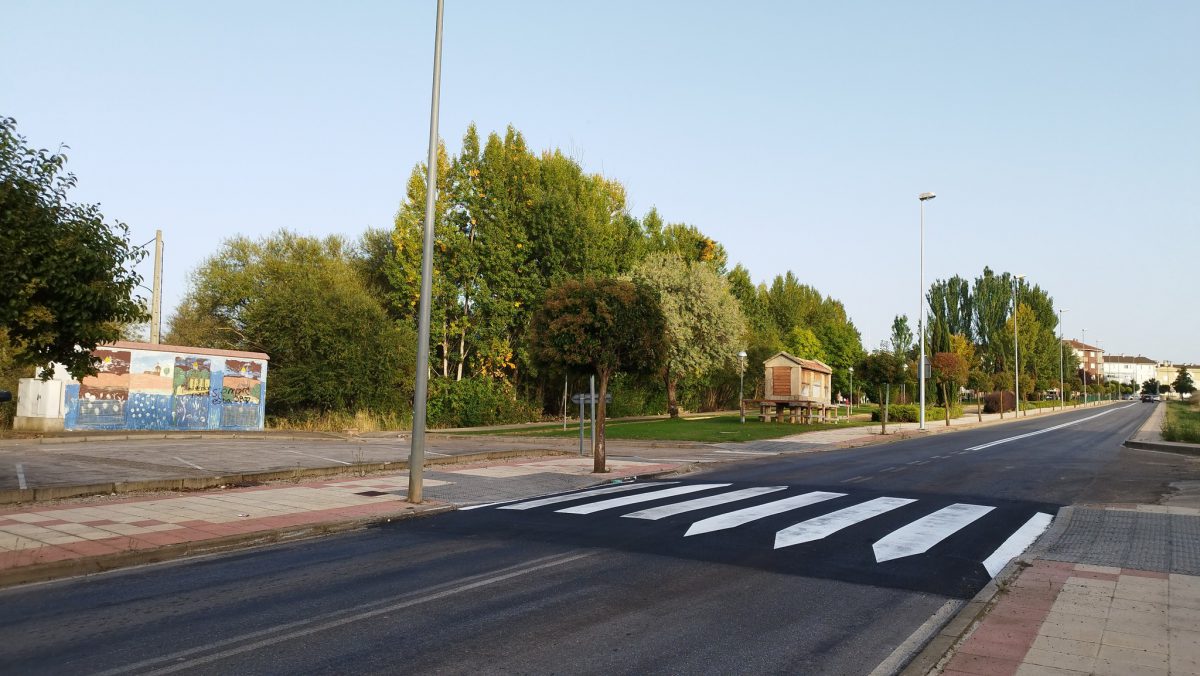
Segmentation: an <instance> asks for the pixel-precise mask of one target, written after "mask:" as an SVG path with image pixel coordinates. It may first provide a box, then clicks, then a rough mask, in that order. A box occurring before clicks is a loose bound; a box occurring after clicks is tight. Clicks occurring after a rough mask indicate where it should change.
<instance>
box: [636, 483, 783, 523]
mask: <svg viewBox="0 0 1200 676" xmlns="http://www.w3.org/2000/svg"><path fill="white" fill-rule="evenodd" d="M786 488H787V486H765V487H760V488H743V489H742V490H740V491H730V492H729V493H720V494H718V495H710V496H708V497H704V498H696V499H695V500H686V501H684V502H677V503H675V504H673V505H663V506H662V507H651V508H650V509H644V510H642V511H640V512H633V513H632V514H622V515H621V516H622V517H624V518H626V519H648V520H650V521H654V520H656V519H663V518H666V517H668V516H674V515H676V514H683V513H684V512H694V511H696V510H697V509H704V508H706V507H716V506H717V505H724V504H728V503H730V502H736V501H738V500H747V499H749V498H754V497H758V496H759V495H766V494H768V493H774V492H775V491H782V490H785V489H786Z"/></svg>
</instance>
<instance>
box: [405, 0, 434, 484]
mask: <svg viewBox="0 0 1200 676" xmlns="http://www.w3.org/2000/svg"><path fill="white" fill-rule="evenodd" d="M441 90H442V0H438V3H437V28H436V29H435V31H434V39H433V104H432V105H431V106H430V111H429V163H428V164H427V165H426V167H425V172H426V174H425V186H426V190H425V226H424V227H425V232H424V235H425V238H424V244H423V247H422V249H421V295H420V304H419V306H418V308H419V309H418V314H417V373H416V376H417V377H416V382H415V383H414V387H413V428H412V443H411V444H410V445H409V451H408V498H407V499H408V501H409V502H411V503H414V504H419V503H420V502H421V500H422V492H423V490H424V489H423V486H424V484H423V483H422V478H423V472H424V466H425V407H426V401H425V399H426V397H427V396H428V392H429V313H430V303H431V296H432V288H433V210H434V206H435V204H436V203H437V148H438V142H437V139H438V99H439V95H440V93H441Z"/></svg>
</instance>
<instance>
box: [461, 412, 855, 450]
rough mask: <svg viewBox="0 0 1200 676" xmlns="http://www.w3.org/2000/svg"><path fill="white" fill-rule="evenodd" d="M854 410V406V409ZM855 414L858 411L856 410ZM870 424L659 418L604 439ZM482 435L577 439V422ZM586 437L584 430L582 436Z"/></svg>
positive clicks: (742, 434) (711, 436)
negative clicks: (565, 425)
mask: <svg viewBox="0 0 1200 676" xmlns="http://www.w3.org/2000/svg"><path fill="white" fill-rule="evenodd" d="M856 408H857V407H856ZM855 412H856V413H857V411H855ZM869 424H870V423H869V422H860V421H855V422H851V423H841V424H816V425H790V424H787V423H783V424H780V423H763V422H759V421H758V419H757V418H756V417H754V416H750V415H747V416H746V424H745V425H743V424H741V423H740V422H738V416H736V415H713V416H699V417H694V418H675V419H673V420H672V419H670V418H661V419H655V420H631V421H612V422H609V423H608V425H607V426H606V428H605V429H606V437H607V438H609V439H628V440H638V441H698V442H705V443H713V442H722V441H755V440H757V439H777V438H779V437H786V436H788V435H791V434H800V433H802V432H812V431H814V430H827V429H832V428H836V427H846V426H847V425H852V426H862V425H869ZM483 434H495V435H515V436H523V437H539V436H544V437H578V436H579V425H578V422H576V423H574V424H572V423H568V424H567V429H566V430H564V429H563V428H562V424H561V423H559V424H557V425H545V426H541V425H539V426H536V427H526V428H521V429H519V430H504V431H497V432H485V433H483ZM587 434H589V430H588V428H586V427H585V428H584V435H585V436H586V435H587Z"/></svg>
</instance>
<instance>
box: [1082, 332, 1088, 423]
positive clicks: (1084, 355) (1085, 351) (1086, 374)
mask: <svg viewBox="0 0 1200 676" xmlns="http://www.w3.org/2000/svg"><path fill="white" fill-rule="evenodd" d="M1080 331H1081V332H1082V333H1083V340H1081V341H1080V342H1081V343H1083V350H1082V352H1083V405H1084V406H1087V385H1088V383H1087V376H1088V372H1087V329H1080Z"/></svg>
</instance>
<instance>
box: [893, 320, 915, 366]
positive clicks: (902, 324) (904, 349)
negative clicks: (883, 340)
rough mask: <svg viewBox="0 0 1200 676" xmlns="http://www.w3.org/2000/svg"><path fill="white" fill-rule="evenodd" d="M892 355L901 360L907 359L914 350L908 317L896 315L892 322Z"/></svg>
mask: <svg viewBox="0 0 1200 676" xmlns="http://www.w3.org/2000/svg"><path fill="white" fill-rule="evenodd" d="M890 342H891V346H892V353H893V354H895V355H896V356H897V357H899V358H901V359H907V358H908V356H909V355H910V354H911V353H912V349H913V345H914V342H913V332H912V328H910V327H909V325H908V315H896V317H895V319H893V320H892V337H891V341H890Z"/></svg>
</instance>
